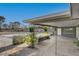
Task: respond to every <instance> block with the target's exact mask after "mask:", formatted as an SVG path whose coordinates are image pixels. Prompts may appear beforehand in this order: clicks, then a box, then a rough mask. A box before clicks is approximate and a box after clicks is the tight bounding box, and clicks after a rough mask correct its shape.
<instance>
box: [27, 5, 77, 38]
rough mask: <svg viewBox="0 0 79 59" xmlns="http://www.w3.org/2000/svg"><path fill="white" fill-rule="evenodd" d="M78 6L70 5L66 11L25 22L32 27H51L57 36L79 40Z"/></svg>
mask: <svg viewBox="0 0 79 59" xmlns="http://www.w3.org/2000/svg"><path fill="white" fill-rule="evenodd" d="M75 6H76V7H75ZM78 6H79V4H71V5H70V7H71V8H70V10H68V11H64V12H60V13H55V14H49V15H45V16H41V17H36V18H32V20H28V21H27V22H29V23H31V24H34V25H42V26H49V27H53V28H55V29H54V32H55V31H56V34H57V35H62V36H66V37H73V38H79V18H78V16H79V15H78V14H77V13H79V11H77V9H78ZM74 8H75V9H74ZM75 15H77V17H75Z"/></svg>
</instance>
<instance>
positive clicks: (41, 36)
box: [36, 33, 50, 42]
mask: <svg viewBox="0 0 79 59" xmlns="http://www.w3.org/2000/svg"><path fill="white" fill-rule="evenodd" d="M36 37H37V38H38V42H41V41H44V40H47V39H50V35H49V34H48V33H40V34H38V35H37V36H36Z"/></svg>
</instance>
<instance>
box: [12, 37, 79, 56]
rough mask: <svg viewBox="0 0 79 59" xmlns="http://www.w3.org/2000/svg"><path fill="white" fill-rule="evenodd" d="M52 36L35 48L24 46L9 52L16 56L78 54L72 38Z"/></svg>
mask: <svg viewBox="0 0 79 59" xmlns="http://www.w3.org/2000/svg"><path fill="white" fill-rule="evenodd" d="M55 39H56V36H52V37H51V39H50V40H45V41H43V42H41V43H40V44H38V45H37V46H36V49H30V48H27V47H26V48H24V49H23V50H21V51H19V52H17V53H14V54H11V55H16V56H54V55H57V56H79V50H78V49H77V48H75V47H74V46H75V45H74V44H73V41H74V40H75V39H73V38H67V37H61V36H57V49H56V40H55Z"/></svg>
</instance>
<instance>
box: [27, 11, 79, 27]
mask: <svg viewBox="0 0 79 59" xmlns="http://www.w3.org/2000/svg"><path fill="white" fill-rule="evenodd" d="M27 22H29V23H31V24H36V25H48V26H55V27H72V26H77V25H78V24H79V20H78V19H71V14H70V11H65V12H60V13H55V14H49V15H46V16H41V17H36V18H33V19H32V20H28V21H27Z"/></svg>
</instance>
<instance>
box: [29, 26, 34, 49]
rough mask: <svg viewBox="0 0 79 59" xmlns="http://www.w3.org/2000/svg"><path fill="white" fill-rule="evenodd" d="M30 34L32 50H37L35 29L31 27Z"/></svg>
mask: <svg viewBox="0 0 79 59" xmlns="http://www.w3.org/2000/svg"><path fill="white" fill-rule="evenodd" d="M29 32H30V38H31V46H30V47H31V48H35V33H34V27H29Z"/></svg>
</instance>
